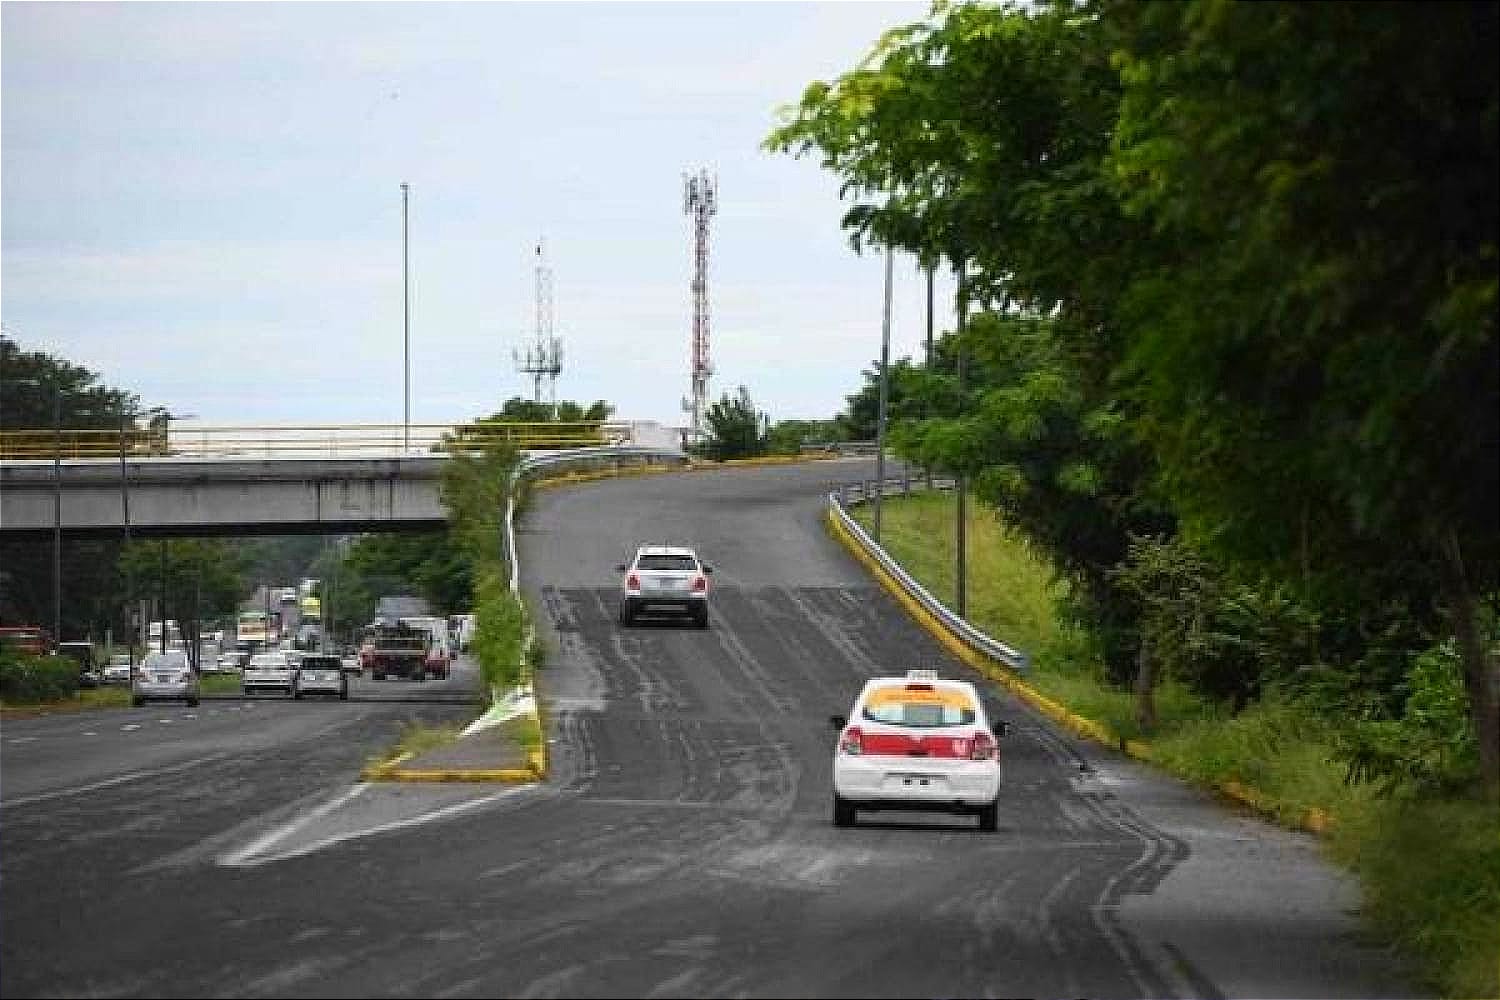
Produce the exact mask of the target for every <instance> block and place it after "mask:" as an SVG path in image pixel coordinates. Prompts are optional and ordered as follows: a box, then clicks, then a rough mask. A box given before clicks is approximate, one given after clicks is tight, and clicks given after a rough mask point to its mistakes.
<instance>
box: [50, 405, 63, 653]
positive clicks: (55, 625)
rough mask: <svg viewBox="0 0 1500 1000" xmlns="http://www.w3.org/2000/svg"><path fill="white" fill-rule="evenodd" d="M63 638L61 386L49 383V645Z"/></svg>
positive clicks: (55, 645) (55, 646)
mask: <svg viewBox="0 0 1500 1000" xmlns="http://www.w3.org/2000/svg"><path fill="white" fill-rule="evenodd" d="M61 641H62V388H61V387H60V386H58V385H57V384H56V383H54V384H53V386H52V648H53V649H56V648H57V644H58V643H59V642H61Z"/></svg>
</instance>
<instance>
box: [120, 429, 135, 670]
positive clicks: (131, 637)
mask: <svg viewBox="0 0 1500 1000" xmlns="http://www.w3.org/2000/svg"><path fill="white" fill-rule="evenodd" d="M125 414H126V409H125V404H124V403H123V402H121V404H120V531H121V534H122V535H123V537H124V540H125V544H124V545H123V546H122V547H121V549H120V551H121V552H122V553H123V554H124V555H125V558H124V560H123V561H124V563H125V611H126V616H127V619H128V616H129V613H130V605H131V602H132V601H133V600H134V599H135V587H134V586H133V584H134V582H135V580H134V577H135V574H134V573H133V572H132V571H131V568H130V567H131V564H130V474H129V472H128V471H127V470H126V466H125ZM125 631H126V636H127V638H126V640H125V649H126V651H127V652H128V653H129V654H130V663H131V666H132V668H133V667H134V665H135V633H136V629H135V628H127V629H126V630H125Z"/></svg>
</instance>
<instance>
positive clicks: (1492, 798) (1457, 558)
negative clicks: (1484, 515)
mask: <svg viewBox="0 0 1500 1000" xmlns="http://www.w3.org/2000/svg"><path fill="white" fill-rule="evenodd" d="M1442 563H1443V575H1442V579H1443V590H1444V595H1443V596H1444V598H1445V600H1446V602H1447V604H1448V614H1449V615H1450V616H1451V618H1452V622H1453V634H1454V637H1455V638H1456V639H1457V640H1458V652H1459V659H1460V660H1461V662H1462V663H1463V669H1464V688H1465V690H1466V691H1467V692H1468V695H1469V719H1470V722H1471V724H1472V725H1473V727H1474V736H1475V738H1476V739H1477V740H1478V741H1479V786H1480V791H1481V793H1482V794H1483V796H1484V800H1485V801H1486V802H1489V803H1492V804H1500V663H1497V661H1496V659H1495V656H1494V655H1493V653H1492V652H1491V651H1490V649H1489V643H1488V637H1487V636H1484V635H1482V634H1481V633H1480V623H1479V616H1478V614H1477V613H1476V608H1477V605H1478V600H1477V598H1476V597H1475V595H1474V594H1473V592H1472V591H1471V590H1470V588H1469V583H1468V574H1467V573H1466V572H1465V570H1464V561H1463V548H1462V545H1461V543H1460V542H1459V540H1458V536H1457V534H1456V533H1454V532H1453V531H1452V530H1451V529H1449V531H1448V532H1447V533H1446V534H1445V535H1444V537H1443V560H1442Z"/></svg>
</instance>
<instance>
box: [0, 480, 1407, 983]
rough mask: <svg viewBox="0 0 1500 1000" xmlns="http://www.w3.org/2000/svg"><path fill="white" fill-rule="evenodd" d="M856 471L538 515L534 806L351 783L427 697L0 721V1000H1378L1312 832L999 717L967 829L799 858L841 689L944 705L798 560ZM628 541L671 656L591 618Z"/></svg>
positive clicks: (826, 555) (879, 819) (1012, 709)
mask: <svg viewBox="0 0 1500 1000" xmlns="http://www.w3.org/2000/svg"><path fill="white" fill-rule="evenodd" d="M868 467H869V463H847V462H835V463H824V464H818V465H811V466H801V467H772V468H766V469H753V470H737V471H733V472H728V471H726V472H710V473H693V474H685V475H671V476H655V477H647V478H641V479H627V480H620V481H609V482H603V483H599V484H591V485H586V486H579V487H569V488H566V489H559V490H543V491H538V492H537V493H536V494H535V497H534V502H533V510H532V511H531V512H530V514H529V515H528V517H527V519H526V521H525V524H524V527H523V531H522V532H521V535H520V539H519V547H520V549H521V555H522V566H523V583H524V584H525V586H526V588H527V590H528V594H529V596H530V597H531V598H532V600H533V602H534V604H535V606H536V607H539V608H541V609H543V612H544V613H543V614H542V615H541V616H540V618H541V619H542V620H541V622H540V623H539V624H540V626H541V628H542V630H543V633H544V636H545V638H546V639H547V641H548V643H549V646H550V648H551V649H552V656H551V659H550V662H549V664H548V666H547V668H546V670H545V671H544V673H543V676H542V678H541V683H540V686H541V691H542V694H543V698H544V702H545V704H546V705H547V706H548V708H549V740H550V742H551V747H550V751H551V763H552V769H553V770H552V776H551V778H550V780H549V781H548V782H547V783H546V784H545V785H543V786H539V787H535V788H524V787H523V788H506V787H500V786H472V787H455V786H422V785H396V786H367V785H362V784H357V783H356V772H357V769H358V767H359V765H360V764H361V763H362V762H363V761H364V759H365V758H366V757H367V756H368V755H370V754H372V753H374V752H375V751H377V750H378V749H380V748H381V747H383V746H384V745H386V744H387V743H388V742H389V741H390V739H391V737H392V734H393V731H394V730H395V729H396V728H397V727H398V726H399V723H400V722H401V720H403V719H405V718H413V717H422V718H426V719H430V720H441V719H448V718H454V719H456V718H463V717H466V716H465V712H464V710H463V709H462V708H461V707H460V706H457V705H454V704H451V703H442V702H437V701H432V700H429V701H426V702H422V703H402V702H394V701H391V702H349V703H339V702H329V703H311V702H301V703H292V702H287V701H275V700H272V699H264V700H262V699H257V700H256V701H255V703H254V705H253V707H247V705H246V704H245V703H243V702H239V701H237V700H226V701H224V702H222V703H220V702H217V701H216V702H214V703H212V704H210V703H208V702H205V703H204V705H203V706H200V708H199V709H198V710H197V716H198V717H197V718H194V719H192V720H188V719H185V718H176V717H175V716H178V715H179V713H178V710H177V709H175V708H174V709H165V710H164V709H162V708H160V707H158V708H154V709H142V710H122V711H120V712H114V713H101V714H99V715H98V716H96V717H95V718H98V719H99V728H98V729H97V730H96V731H98V732H99V735H97V736H95V737H87V736H84V735H82V734H81V732H78V731H77V726H78V725H79V722H80V720H79V719H77V718H76V717H75V718H74V719H71V720H66V721H65V720H61V719H47V720H36V721H34V722H7V723H6V724H5V727H4V734H3V736H0V753H3V756H0V993H3V994H4V995H5V996H7V997H9V996H204V997H211V996H409V995H416V996H438V995H443V996H495V995H506V996H704V995H743V996H980V995H988V996H1057V997H1062V996H1068V997H1083V996H1089V997H1105V996H1110V997H1137V996H1193V997H1221V996H1226V997H1227V996H1253V997H1282V996H1286V997H1291V996H1298V997H1314V996H1318V997H1322V996H1328V997H1332V996H1345V997H1377V996H1410V995H1413V992H1414V991H1413V988H1412V987H1411V985H1410V984H1409V982H1407V981H1406V980H1403V979H1402V978H1401V973H1400V970H1399V969H1397V968H1396V967H1395V966H1394V965H1393V964H1392V963H1391V962H1390V961H1389V960H1388V959H1387V958H1386V957H1385V956H1384V955H1383V954H1382V953H1381V952H1379V951H1377V950H1375V949H1373V948H1371V947H1368V946H1367V945H1365V944H1362V943H1361V941H1360V939H1359V936H1358V933H1357V928H1356V923H1355V920H1354V918H1353V917H1352V916H1351V911H1352V910H1353V909H1354V908H1355V907H1356V906H1357V902H1358V900H1357V895H1356V893H1355V892H1354V889H1353V887H1352V885H1351V884H1350V882H1349V881H1348V880H1347V879H1346V878H1345V877H1343V876H1341V875H1340V874H1339V873H1338V872H1336V871H1335V870H1334V869H1332V868H1330V867H1328V866H1327V865H1326V864H1324V863H1323V862H1322V861H1320V859H1319V857H1318V852H1317V847H1316V844H1315V842H1314V841H1313V840H1311V839H1310V838H1308V837H1305V836H1303V835H1300V834H1293V833H1288V832H1285V831H1281V830H1277V829H1275V828H1273V827H1270V826H1268V825H1266V824H1263V823H1261V822H1259V821H1256V820H1254V819H1250V818H1247V817H1244V816H1241V815H1237V814H1235V813H1233V812H1230V811H1228V810H1227V809H1226V808H1224V807H1223V806H1221V805H1219V804H1217V803H1215V802H1213V801H1211V800H1209V799H1207V798H1206V797H1204V796H1202V795H1200V794H1197V793H1195V792H1192V791H1190V790H1188V789H1186V788H1184V787H1183V786H1181V785H1180V784H1178V783H1176V782H1174V781H1170V780H1167V779H1164V778H1161V777H1159V776H1156V775H1154V774H1153V773H1152V772H1150V771H1149V770H1147V769H1145V768H1143V767H1141V766H1140V765H1138V764H1136V763H1134V762H1132V761H1129V760H1127V759H1123V758H1120V757H1118V756H1117V755H1115V754H1113V753H1111V752H1109V751H1105V750H1098V749H1094V748H1090V747H1087V746H1084V745H1080V744H1077V743H1075V742H1074V741H1072V740H1071V739H1067V738H1064V737H1061V736H1059V735H1057V734H1056V733H1055V732H1054V731H1053V730H1051V729H1050V728H1049V727H1048V726H1047V725H1046V724H1044V723H1043V722H1042V721H1041V720H1039V719H1037V718H1034V717H1032V716H1031V715H1030V714H1028V713H1027V712H1026V711H1025V710H1023V709H1022V708H1021V707H1019V706H1017V705H1015V704H1013V703H1010V702H1008V701H1006V700H1005V698H1004V696H1003V695H1001V694H1000V693H999V692H995V700H996V701H998V702H1000V703H1001V705H1000V712H1001V714H1002V716H1003V717H1005V718H1008V719H1009V720H1010V721H1011V722H1012V724H1013V727H1014V731H1013V734H1012V735H1011V736H1010V737H1009V738H1007V739H1006V740H1005V741H1004V745H1003V753H1004V759H1005V785H1004V788H1003V791H1002V801H1001V815H1000V830H999V832H998V833H994V834H982V833H979V832H978V831H977V830H976V829H975V828H974V820H973V819H972V818H967V817H952V816H943V815H933V816H925V815H921V814H902V813H886V814H880V813H876V814H862V815H861V823H860V825H859V826H858V827H856V828H854V829H835V828H834V827H833V826H832V825H831V823H830V816H829V811H830V801H829V799H830V792H829V772H830V759H829V758H830V753H831V744H832V736H833V734H832V731H831V729H830V728H829V726H828V723H827V721H826V720H827V716H828V715H830V714H832V713H835V712H844V711H846V710H847V709H848V707H849V703H850V702H851V701H852V699H853V696H854V694H855V693H856V691H857V690H858V687H859V685H860V683H861V681H862V680H863V678H865V677H867V676H870V675H872V674H876V673H884V672H891V671H904V670H905V669H907V668H908V667H911V666H918V665H920V666H931V667H937V668H938V669H940V670H942V671H943V672H944V673H946V674H952V675H956V676H971V675H969V674H968V672H967V671H966V670H965V669H964V668H962V667H961V666H960V665H959V664H957V663H955V662H953V661H951V660H950V659H949V658H948V657H947V656H946V655H945V654H944V653H943V652H942V650H941V649H940V647H939V646H938V645H937V644H936V643H935V642H934V641H932V640H931V639H930V638H929V637H928V636H927V635H926V634H925V633H923V632H922V631H921V630H919V629H917V628H916V627H915V626H914V625H912V624H911V623H909V622H908V621H907V620H906V619H905V618H904V617H903V616H902V614H901V613H900V611H899V610H898V608H897V607H896V605H895V604H894V603H893V602H892V601H891V600H890V599H889V598H888V597H887V596H886V595H885V594H884V593H883V592H881V591H880V590H879V589H878V588H877V587H875V586H874V585H873V584H872V583H871V581H870V580H869V579H868V577H867V576H866V575H865V574H864V571H863V570H862V569H861V568H860V567H859V566H858V565H857V564H856V563H855V562H854V561H853V560H852V559H851V558H850V557H848V556H847V554H845V553H844V552H843V551H842V550H841V549H840V548H839V547H838V546H837V545H836V544H834V543H833V542H832V541H831V540H829V538H828V537H827V536H826V534H825V533H824V531H823V528H822V526H821V524H820V522H819V517H820V512H821V507H822V501H821V497H820V493H821V492H822V491H823V490H824V489H825V488H826V487H827V486H828V485H830V484H833V483H836V482H838V481H840V480H842V479H853V478H858V477H859V476H860V475H862V474H868ZM648 541H650V542H662V541H667V542H680V543H686V544H692V545H695V546H697V547H698V548H699V549H700V551H701V553H702V554H703V555H704V557H705V558H706V559H707V560H708V561H709V562H711V563H712V564H713V565H714V566H715V568H716V573H715V575H714V581H715V590H714V595H713V601H714V606H713V614H712V622H711V628H710V629H709V630H708V631H705V632H700V631H697V630H694V629H691V628H688V627H685V626H677V625H668V624H656V625H642V626H639V627H636V628H631V629H622V628H621V627H620V626H619V625H617V624H616V622H615V617H614V616H615V608H616V604H615V587H616V584H617V581H616V577H617V575H618V574H617V573H616V572H615V571H614V569H613V567H614V565H615V564H617V563H619V562H621V561H622V560H623V559H624V558H625V557H626V555H627V554H628V552H629V550H630V549H631V548H632V547H633V546H634V545H635V544H637V543H640V542H648ZM449 683H450V684H452V685H461V684H462V683H463V680H462V675H460V676H459V677H457V678H456V679H455V680H454V681H451V682H449ZM390 686H391V685H390V684H389V683H388V685H387V687H390ZM428 686H429V687H430V686H431V685H430V684H429V685H428ZM396 694H397V692H395V691H394V690H392V691H391V694H390V697H395V696H396ZM236 709H237V710H236ZM205 710H207V711H208V712H213V711H214V710H218V714H206V713H205ZM180 714H184V715H185V714H186V713H180ZM169 717H174V718H173V720H172V721H171V722H168V723H162V722H160V721H159V720H161V719H165V718H169ZM92 721H93V719H90V722H92ZM148 723H149V724H148ZM125 724H139V725H141V726H142V728H141V729H138V730H129V731H124V730H122V729H120V728H119V727H120V726H121V725H125ZM68 725H72V726H74V727H75V728H74V729H73V730H69V729H67V726H68ZM111 726H113V727H114V729H115V730H117V731H111V732H110V734H109V736H108V737H106V736H105V735H104V732H103V730H104V729H106V728H109V727H111ZM70 734H71V735H70ZM16 739H21V740H26V742H22V743H16V742H14V740H16ZM112 779H120V780H112Z"/></svg>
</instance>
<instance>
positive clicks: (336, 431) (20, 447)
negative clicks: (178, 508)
mask: <svg viewBox="0 0 1500 1000" xmlns="http://www.w3.org/2000/svg"><path fill="white" fill-rule="evenodd" d="M629 438H630V425H628V424H618V423H607V422H597V421H587V422H579V423H555V422H554V423H521V422H500V421H478V422H475V423H468V424H296V425H267V426H205V427H195V426H192V425H179V426H173V427H172V428H171V429H170V430H169V431H164V430H163V429H162V428H161V427H159V426H158V427H149V428H141V427H133V428H126V429H124V430H120V429H101V430H62V431H53V430H30V429H28V430H5V431H0V460H7V459H9V460H16V461H27V460H29V461H37V460H51V459H53V458H59V457H60V458H112V457H116V456H118V455H120V454H121V453H124V454H125V455H127V456H129V457H154V456H171V457H187V458H230V457H239V458H255V457H257V456H259V457H266V458H295V457H299V456H306V457H356V456H369V457H375V456H389V455H393V454H394V455H401V454H423V455H426V454H433V453H443V452H447V451H453V450H458V449H462V450H476V449H479V448H482V447H484V446H486V445H493V444H499V443H507V444H513V445H515V446H516V447H518V448H522V449H525V450H535V451H545V450H562V449H570V448H589V447H600V446H608V445H618V444H624V443H627V442H628V441H629Z"/></svg>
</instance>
